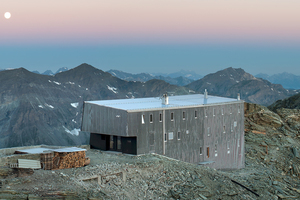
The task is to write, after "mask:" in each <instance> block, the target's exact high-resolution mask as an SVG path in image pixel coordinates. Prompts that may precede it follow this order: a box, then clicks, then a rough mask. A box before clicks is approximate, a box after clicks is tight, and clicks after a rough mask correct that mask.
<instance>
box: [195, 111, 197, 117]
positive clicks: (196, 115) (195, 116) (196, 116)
mask: <svg viewBox="0 0 300 200" xmlns="http://www.w3.org/2000/svg"><path fill="white" fill-rule="evenodd" d="M195 118H197V110H195Z"/></svg>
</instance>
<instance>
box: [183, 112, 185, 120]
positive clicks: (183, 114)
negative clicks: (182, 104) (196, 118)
mask: <svg viewBox="0 0 300 200" xmlns="http://www.w3.org/2000/svg"><path fill="white" fill-rule="evenodd" d="M182 119H183V120H185V112H182Z"/></svg>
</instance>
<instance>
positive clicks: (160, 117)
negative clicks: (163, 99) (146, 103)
mask: <svg viewBox="0 0 300 200" xmlns="http://www.w3.org/2000/svg"><path fill="white" fill-rule="evenodd" d="M159 122H162V114H161V113H159Z"/></svg>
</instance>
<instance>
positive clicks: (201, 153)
mask: <svg viewBox="0 0 300 200" xmlns="http://www.w3.org/2000/svg"><path fill="white" fill-rule="evenodd" d="M199 150H200V155H202V147H200V149H199Z"/></svg>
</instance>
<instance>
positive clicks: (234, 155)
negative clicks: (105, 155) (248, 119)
mask: <svg viewBox="0 0 300 200" xmlns="http://www.w3.org/2000/svg"><path fill="white" fill-rule="evenodd" d="M83 106H84V107H83V117H82V127H81V130H82V131H86V132H90V146H91V148H95V149H100V150H104V151H107V150H109V151H118V152H122V153H126V154H134V155H140V154H148V153H156V154H161V155H165V156H168V157H170V158H174V159H178V160H181V161H185V162H190V163H196V164H206V165H208V166H210V167H213V168H216V169H239V168H243V167H244V166H245V157H244V102H243V101H241V100H240V98H239V97H238V99H232V98H224V97H217V96H211V95H207V92H206V91H205V93H204V94H193V95H181V96H167V95H164V96H163V97H162V98H136V99H116V100H101V101H85V102H84V105H83Z"/></svg>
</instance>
